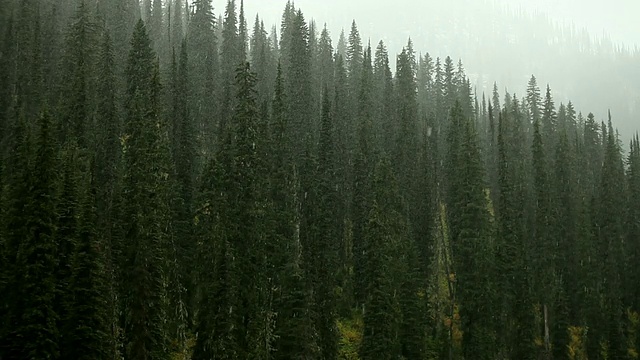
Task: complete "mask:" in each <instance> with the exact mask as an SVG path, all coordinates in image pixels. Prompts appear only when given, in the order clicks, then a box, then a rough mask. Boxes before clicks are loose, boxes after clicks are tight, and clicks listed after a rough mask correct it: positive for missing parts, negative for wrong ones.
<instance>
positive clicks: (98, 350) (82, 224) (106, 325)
mask: <svg viewBox="0 0 640 360" xmlns="http://www.w3.org/2000/svg"><path fill="white" fill-rule="evenodd" d="M83 180H84V181H87V180H86V179H83ZM90 181H91V182H92V183H91V184H89V185H88V186H86V185H85V184H82V185H84V186H82V187H80V188H88V189H89V191H88V192H87V193H86V194H78V198H79V199H80V201H79V202H80V204H79V205H80V209H79V218H80V219H79V221H78V228H77V234H76V236H77V238H76V239H77V240H76V244H75V245H76V247H75V252H74V259H73V273H72V276H71V281H70V284H69V285H70V289H71V294H72V301H71V303H70V307H69V310H70V311H69V315H68V318H67V319H66V320H67V322H66V324H65V325H66V326H65V328H64V340H63V344H64V345H65V348H64V351H63V353H62V355H63V357H64V358H68V359H111V358H113V357H114V356H115V355H116V354H114V353H113V350H114V348H113V346H112V343H113V341H114V339H113V338H111V337H112V336H113V334H112V329H111V327H112V319H111V316H112V310H111V306H112V305H111V301H112V300H111V291H110V288H111V284H110V281H111V276H110V274H109V272H108V268H107V267H106V266H105V260H110V257H109V256H106V255H107V253H106V251H108V250H109V247H108V246H105V244H104V243H103V242H102V241H103V239H104V238H101V237H100V236H99V235H98V232H97V227H96V225H97V212H96V210H97V209H96V207H95V205H94V204H95V199H94V197H95V192H96V188H95V183H94V182H93V179H91V180H90Z"/></svg>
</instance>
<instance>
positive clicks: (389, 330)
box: [360, 159, 409, 360]
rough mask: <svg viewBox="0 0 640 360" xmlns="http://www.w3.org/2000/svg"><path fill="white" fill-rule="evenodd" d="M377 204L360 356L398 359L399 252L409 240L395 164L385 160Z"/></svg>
mask: <svg viewBox="0 0 640 360" xmlns="http://www.w3.org/2000/svg"><path fill="white" fill-rule="evenodd" d="M372 192H373V203H372V205H371V212H370V213H369V219H368V221H367V225H366V230H365V234H366V235H365V237H366V240H365V241H366V242H367V249H369V252H368V254H367V255H368V256H367V274H368V276H369V278H370V279H371V280H370V281H369V283H368V285H367V288H368V289H367V305H366V311H365V314H364V338H363V342H362V347H361V348H360V356H361V358H362V359H364V360H368V359H396V358H398V357H399V356H400V354H401V350H402V349H401V345H400V342H399V339H398V337H397V334H398V333H399V331H400V326H401V324H400V319H401V317H400V314H401V312H400V304H399V300H398V299H397V298H396V297H395V296H394V293H395V292H396V291H398V282H397V280H398V279H399V278H398V276H402V275H403V274H400V273H398V265H399V264H398V263H399V262H400V261H401V260H400V258H396V257H394V255H395V256H398V255H400V253H399V250H400V248H401V246H402V243H404V242H406V241H407V240H408V239H409V228H408V224H407V221H406V220H405V218H404V215H403V214H404V211H405V210H404V209H403V208H402V199H401V197H400V194H399V191H398V187H397V185H396V180H395V178H394V176H393V172H392V168H391V164H390V163H389V161H388V160H384V159H383V160H381V161H380V162H379V163H378V164H377V165H376V170H375V176H374V181H373V185H372Z"/></svg>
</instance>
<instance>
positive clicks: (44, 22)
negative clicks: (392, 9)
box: [0, 0, 640, 360]
mask: <svg viewBox="0 0 640 360" xmlns="http://www.w3.org/2000/svg"><path fill="white" fill-rule="evenodd" d="M185 4H186V3H185V2H184V1H160V0H154V1H151V0H146V1H142V2H141V3H138V2H137V1H136V0H111V1H102V0H101V1H95V2H94V1H88V0H87V1H84V0H78V1H64V2H54V1H45V0H13V1H10V2H8V3H6V2H5V3H4V4H3V5H2V6H1V7H0V11H1V12H0V20H2V21H1V22H0V31H1V33H0V34H1V35H2V38H1V41H0V79H1V81H0V134H1V139H0V152H1V157H0V184H1V187H0V199H1V201H0V205H1V206H0V210H1V213H2V216H1V217H0V226H1V227H0V229H1V231H0V294H2V296H0V320H1V321H0V358H2V359H92V360H93V359H122V358H124V359H136V360H137V359H203V360H204V359H207V360H208V359H265V360H266V359H319V360H320V359H351V360H353V359H375V360H378V359H382V360H385V359H389V360H390V359H412V360H413V359H424V360H426V359H467V360H471V359H474V360H475V359H514V360H515V359H518V360H520V359H572V360H578V359H582V360H585V359H592V360H593V359H596V360H598V359H602V360H604V359H635V358H637V357H638V344H639V342H638V341H639V340H640V339H639V338H638V337H639V336H640V335H639V330H640V316H639V315H638V310H639V306H640V303H639V302H640V287H639V286H638V281H639V280H640V268H639V267H638V266H636V264H637V263H638V260H639V256H640V221H638V219H640V139H639V137H638V136H637V135H636V136H633V137H632V139H631V141H630V142H629V145H627V144H626V143H623V142H622V141H621V140H620V136H619V134H618V132H617V130H616V128H615V126H614V120H615V117H614V119H612V116H611V115H609V117H608V119H606V120H607V121H606V122H601V121H600V120H599V119H597V118H596V117H595V116H594V115H593V114H592V113H590V112H589V111H590V110H589V109H588V108H583V109H578V108H576V107H575V106H574V105H573V103H572V102H570V101H567V102H564V101H563V102H556V101H555V100H554V97H553V92H552V88H553V81H552V79H551V81H550V83H549V85H546V84H545V85H546V86H544V85H542V86H540V85H539V84H538V81H537V79H536V77H535V76H530V77H528V78H527V79H525V81H524V84H523V86H526V91H525V92H523V94H522V95H516V94H512V93H509V92H501V91H500V90H499V87H498V85H497V84H495V83H494V85H493V89H492V91H489V92H487V93H482V92H481V91H477V88H476V89H474V88H473V87H472V81H471V80H470V76H469V75H467V73H466V72H465V69H464V66H463V63H462V61H457V60H453V59H452V58H451V57H449V56H445V57H442V58H440V57H436V56H431V55H429V53H428V52H426V51H427V50H428V49H423V50H422V52H419V51H417V50H416V49H414V44H413V43H412V42H411V41H410V40H409V41H408V42H407V44H406V45H405V46H404V47H403V49H402V51H401V52H400V53H399V54H392V55H390V54H389V51H388V50H387V48H386V46H385V44H384V42H382V41H381V42H379V43H372V44H369V43H366V44H365V43H363V41H362V39H361V36H360V32H359V30H358V27H357V25H356V22H355V21H354V22H353V25H352V27H351V28H350V29H349V31H347V32H345V34H344V35H343V36H339V37H338V39H339V40H338V42H337V43H336V45H335V46H334V45H333V40H332V36H331V35H332V34H330V33H329V31H328V30H327V29H326V28H322V27H317V26H316V25H315V23H314V22H309V21H307V20H306V18H305V15H304V14H303V12H302V11H301V10H299V9H297V8H296V7H295V6H294V5H293V3H288V4H287V5H286V7H285V9H284V11H283V16H282V22H281V24H280V25H279V27H278V28H277V29H276V30H277V31H268V30H267V28H266V26H265V24H264V23H263V22H262V21H261V20H260V18H259V17H256V19H255V21H251V23H253V24H254V25H253V26H252V27H251V26H249V25H248V24H249V23H250V19H247V18H246V17H245V12H244V4H243V3H242V1H240V2H239V3H236V2H234V1H230V2H228V3H227V6H226V8H225V9H224V10H223V11H220V13H221V14H220V15H218V14H217V13H214V9H213V8H212V7H211V4H210V3H209V2H208V1H206V0H201V1H193V2H191V3H190V4H187V7H185ZM443 31H444V30H443ZM453 45H454V44H452V45H451V46H453ZM390 56H391V57H393V58H394V59H395V62H394V63H395V70H394V71H392V70H391V66H390V64H391V62H390ZM585 105H589V104H585ZM612 111H613V113H614V114H615V113H616V111H617V110H616V109H615V108H614V109H612ZM623 150H624V151H625V152H626V154H624V155H623Z"/></svg>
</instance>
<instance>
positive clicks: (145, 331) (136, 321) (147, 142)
mask: <svg viewBox="0 0 640 360" xmlns="http://www.w3.org/2000/svg"><path fill="white" fill-rule="evenodd" d="M126 75H127V96H128V100H127V103H126V110H127V122H126V127H125V135H124V136H125V142H124V163H125V166H124V179H123V200H122V204H121V210H120V216H121V219H120V226H121V230H120V233H121V234H122V238H121V239H120V247H121V248H122V250H121V252H122V255H121V257H122V259H121V263H120V269H121V274H123V275H121V284H122V287H123V291H124V293H122V294H121V296H122V297H123V301H124V307H125V309H124V314H125V319H124V331H125V336H126V340H125V341H126V342H125V348H126V352H127V355H128V356H129V357H133V358H147V359H160V358H165V357H166V356H167V355H166V354H167V346H168V343H167V341H168V336H167V332H166V329H165V325H166V323H167V314H166V305H165V300H166V288H165V265H164V264H163V261H164V260H163V259H164V258H165V254H166V248H167V240H168V233H167V229H168V226H169V223H170V218H169V216H170V214H169V195H168V192H169V189H170V184H169V181H170V178H169V176H170V173H171V170H170V168H169V160H170V157H169V156H170V154H169V150H170V148H169V143H168V126H167V124H166V123H165V122H164V120H163V119H162V118H161V117H160V111H159V106H160V105H159V101H160V98H159V96H160V83H159V69H158V64H157V62H156V56H155V53H154V52H153V50H152V49H151V41H150V39H149V37H148V35H147V31H146V28H145V26H144V23H143V22H142V20H140V21H139V22H138V24H137V25H136V28H135V31H134V33H133V37H132V40H131V52H130V54H129V61H128V64H127V72H126ZM125 275H126V277H125Z"/></svg>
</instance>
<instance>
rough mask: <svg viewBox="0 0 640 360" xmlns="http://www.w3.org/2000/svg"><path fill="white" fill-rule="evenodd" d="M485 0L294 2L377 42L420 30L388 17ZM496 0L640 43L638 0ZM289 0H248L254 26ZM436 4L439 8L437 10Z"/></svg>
mask: <svg viewBox="0 0 640 360" xmlns="http://www.w3.org/2000/svg"><path fill="white" fill-rule="evenodd" d="M480 1H482V0H394V1H380V0H296V1H295V4H296V7H299V8H302V10H303V12H304V13H305V16H306V17H307V18H308V19H309V18H314V19H316V21H317V22H318V23H319V25H322V24H323V23H324V22H326V23H327V25H328V27H329V29H330V30H331V32H332V36H333V37H334V40H336V41H337V36H338V35H339V31H340V29H341V28H345V29H346V30H347V31H348V28H349V25H350V24H351V20H352V19H356V21H357V22H358V25H359V28H360V30H361V32H362V33H363V36H371V37H372V39H371V40H372V42H373V43H377V42H378V40H380V39H377V38H375V36H380V37H382V36H384V35H385V34H386V33H388V32H390V31H394V30H395V32H398V31H402V32H405V33H407V34H406V35H411V34H413V35H416V34H417V33H418V32H419V31H420V29H419V26H408V27H406V28H403V29H388V28H386V26H384V23H383V22H384V21H385V19H387V18H388V17H392V16H393V17H396V18H397V17H402V18H405V19H406V20H407V24H414V25H415V24H416V22H420V21H431V20H432V19H431V18H430V17H429V14H430V13H435V12H437V11H441V10H442V9H440V8H441V7H440V8H438V6H439V4H443V6H446V7H447V8H448V9H455V8H456V7H458V6H466V5H468V4H470V3H471V2H473V3H476V4H477V3H478V2H480ZM492 1H496V2H498V3H506V4H509V6H510V7H512V8H523V9H526V10H528V11H535V10H538V11H542V12H545V13H547V14H549V15H550V16H551V17H552V18H553V19H555V20H557V21H560V22H567V23H574V24H576V25H577V26H578V27H586V28H587V29H588V30H589V32H590V33H591V34H592V35H601V34H602V33H603V31H605V32H607V33H608V34H610V36H611V38H612V40H614V41H615V42H624V43H625V44H627V45H631V44H640V21H638V14H640V1H638V0H607V1H604V0H535V1H532V0H508V1H507V0H492ZM225 3H226V0H214V6H215V11H216V13H217V14H220V13H222V12H223V11H224V4H225ZM285 3H286V0H245V8H246V9H245V10H246V12H247V17H248V18H249V24H250V26H251V25H252V23H253V19H254V18H255V14H256V13H259V14H260V16H261V17H262V18H263V19H264V21H265V25H268V27H269V28H270V27H271V25H273V24H274V23H275V24H279V23H280V17H281V15H282V10H283V9H284V5H285ZM436 8H437V10H434V9H436ZM406 9H410V11H406ZM452 11H453V10H452ZM381 22H382V24H381ZM368 30H372V31H368ZM417 47H418V48H420V46H417ZM392 50H393V49H392ZM425 50H427V49H425Z"/></svg>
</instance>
